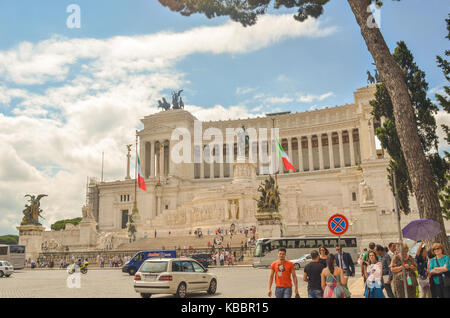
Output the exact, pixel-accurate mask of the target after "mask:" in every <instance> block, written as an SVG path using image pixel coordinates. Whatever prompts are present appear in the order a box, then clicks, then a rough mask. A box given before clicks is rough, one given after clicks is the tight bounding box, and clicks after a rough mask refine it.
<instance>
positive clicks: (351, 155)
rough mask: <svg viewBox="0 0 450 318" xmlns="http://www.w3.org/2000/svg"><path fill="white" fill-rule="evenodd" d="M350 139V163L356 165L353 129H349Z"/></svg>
mask: <svg viewBox="0 0 450 318" xmlns="http://www.w3.org/2000/svg"><path fill="white" fill-rule="evenodd" d="M348 141H349V142H350V165H351V166H354V165H356V163H355V149H354V147H353V129H350V130H348Z"/></svg>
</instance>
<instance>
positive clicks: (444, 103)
mask: <svg viewBox="0 0 450 318" xmlns="http://www.w3.org/2000/svg"><path fill="white" fill-rule="evenodd" d="M448 16H449V18H448V19H446V20H445V21H446V22H447V31H448V35H447V36H446V38H447V39H449V40H450V14H449V15H448ZM445 55H446V56H447V57H448V56H450V50H447V51H445ZM437 63H438V66H439V67H440V68H441V69H442V72H443V73H444V76H445V78H446V79H447V81H448V82H450V62H449V61H448V60H446V59H444V58H442V57H440V56H438V57H437ZM444 91H445V96H443V95H440V94H436V98H437V100H438V103H439V104H440V105H441V107H442V108H443V109H444V111H446V112H447V113H450V100H449V96H450V87H449V86H444ZM441 126H442V129H443V130H444V132H445V134H446V138H445V140H446V141H447V143H450V129H449V127H448V126H447V125H441ZM445 156H446V158H447V162H449V161H450V153H448V152H445ZM445 177H446V178H445V181H446V184H445V186H444V187H443V189H442V192H441V193H440V194H439V200H440V201H441V207H442V215H443V216H444V218H446V219H447V220H450V186H449V185H450V175H449V174H446V175H445Z"/></svg>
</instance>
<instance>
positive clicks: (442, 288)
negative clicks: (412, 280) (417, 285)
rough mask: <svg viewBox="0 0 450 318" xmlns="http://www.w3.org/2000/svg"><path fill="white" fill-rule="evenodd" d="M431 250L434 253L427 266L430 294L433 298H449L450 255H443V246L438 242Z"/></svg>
mask: <svg viewBox="0 0 450 318" xmlns="http://www.w3.org/2000/svg"><path fill="white" fill-rule="evenodd" d="M431 251H432V252H433V255H435V257H433V258H432V259H431V260H430V264H429V266H428V272H429V276H430V282H431V295H432V297H433V298H450V285H449V280H450V275H449V269H450V257H449V256H448V255H444V248H443V246H442V244H440V243H434V244H433V246H432V247H431Z"/></svg>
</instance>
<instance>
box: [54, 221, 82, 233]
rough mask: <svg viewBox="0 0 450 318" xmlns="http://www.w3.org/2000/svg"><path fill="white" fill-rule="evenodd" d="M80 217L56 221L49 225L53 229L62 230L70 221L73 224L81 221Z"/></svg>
mask: <svg viewBox="0 0 450 318" xmlns="http://www.w3.org/2000/svg"><path fill="white" fill-rule="evenodd" d="M81 220H82V218H75V219H70V220H60V221H56V222H55V223H53V224H52V225H51V227H50V228H51V229H52V230H53V231H61V230H64V229H65V228H66V224H68V223H70V224H73V225H78V224H79V223H80V222H81Z"/></svg>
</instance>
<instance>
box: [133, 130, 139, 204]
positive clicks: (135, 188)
mask: <svg viewBox="0 0 450 318" xmlns="http://www.w3.org/2000/svg"><path fill="white" fill-rule="evenodd" d="M137 133H138V131H137V130H136V160H135V165H134V202H135V205H136V201H137V198H136V195H137V161H138V153H137V147H138V135H137Z"/></svg>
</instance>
